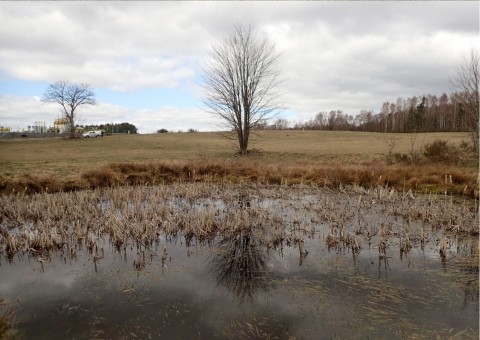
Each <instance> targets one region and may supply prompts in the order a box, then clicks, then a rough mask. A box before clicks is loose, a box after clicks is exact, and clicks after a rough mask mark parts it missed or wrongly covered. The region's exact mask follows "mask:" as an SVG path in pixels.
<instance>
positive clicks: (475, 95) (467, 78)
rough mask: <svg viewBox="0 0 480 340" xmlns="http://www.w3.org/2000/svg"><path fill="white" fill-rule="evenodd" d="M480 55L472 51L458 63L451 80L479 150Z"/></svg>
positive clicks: (474, 142) (477, 150) (460, 107)
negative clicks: (468, 56)
mask: <svg viewBox="0 0 480 340" xmlns="http://www.w3.org/2000/svg"><path fill="white" fill-rule="evenodd" d="M479 66H480V57H479V55H478V52H477V51H476V50H473V49H472V50H471V51H470V58H466V57H465V59H464V60H463V61H462V62H461V63H460V64H458V66H457V68H456V70H455V76H454V78H453V79H451V80H450V83H451V86H452V88H453V91H455V92H456V93H455V94H454V95H455V97H456V99H457V100H458V101H459V103H460V106H459V108H458V109H459V110H461V111H462V113H464V114H465V115H466V118H467V126H468V130H469V131H470V134H471V137H472V141H473V145H474V147H475V150H476V152H477V155H478V153H479V148H478V139H479V106H480V100H479V98H480V94H479V83H480V69H479Z"/></svg>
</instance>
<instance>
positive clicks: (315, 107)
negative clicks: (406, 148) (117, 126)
mask: <svg viewBox="0 0 480 340" xmlns="http://www.w3.org/2000/svg"><path fill="white" fill-rule="evenodd" d="M0 22H1V23H2V24H1V25H0V126H6V127H10V128H12V129H14V130H19V129H22V128H27V126H31V125H34V124H35V122H37V121H40V122H45V123H46V125H47V126H50V125H53V120H54V119H56V118H58V117H61V109H60V107H59V106H58V105H54V104H46V103H43V102H42V101H41V100H40V99H41V98H42V96H43V94H44V93H45V91H46V89H47V87H48V85H49V84H52V83H54V82H56V81H59V80H65V81H70V82H73V83H86V84H89V85H90V86H91V88H92V89H93V91H94V92H95V94H96V101H97V105H95V106H91V107H82V108H80V109H79V111H78V114H79V123H80V124H101V123H107V122H112V123H122V122H129V123H131V124H134V125H135V126H136V127H137V128H138V130H139V132H140V133H153V132H155V131H157V130H159V129H162V128H165V129H167V130H169V131H178V130H183V131H185V130H188V129H196V130H199V131H215V130H221V129H224V128H225V127H224V125H223V124H222V121H221V120H219V118H217V117H215V116H213V115H211V114H209V113H208V112H206V111H205V109H204V105H203V103H202V86H201V85H202V73H201V72H202V71H201V70H202V65H205V63H206V61H207V59H208V55H209V53H210V51H211V49H212V46H213V45H216V44H219V43H221V42H222V40H224V39H225V38H227V37H228V36H229V35H230V34H231V33H232V30H233V27H234V25H235V24H245V25H251V26H252V27H254V28H255V29H256V31H257V32H258V34H259V35H265V36H267V37H268V39H270V41H271V42H272V43H273V44H274V45H275V47H276V50H277V52H278V53H279V54H280V59H279V63H278V65H277V68H278V71H279V72H280V74H281V77H282V80H283V82H282V84H281V87H280V88H279V92H280V94H281V95H280V96H279V98H278V100H279V102H280V103H281V105H282V106H283V107H284V110H283V111H282V112H280V113H279V114H278V116H277V117H278V118H285V119H288V120H290V121H294V122H301V121H306V120H308V119H310V118H313V117H314V116H315V114H316V113H318V112H321V111H327V112H328V111H331V110H342V111H343V112H344V113H347V114H351V115H356V114H358V113H359V112H360V110H363V109H364V110H373V111H374V112H378V111H379V110H380V108H381V105H382V103H383V102H385V101H390V102H392V101H393V102H395V101H396V100H397V98H399V97H403V98H408V97H412V96H419V95H423V94H432V95H441V94H442V93H444V92H445V93H449V92H450V85H449V79H451V78H452V77H453V76H454V71H455V67H456V65H458V64H459V63H460V62H461V61H462V59H463V58H464V57H465V56H467V55H468V54H469V53H470V50H471V49H472V48H478V46H480V39H479V36H480V35H479V2H478V1H468V2H461V1H452V2H448V1H441V2H437V1H432V2H418V1H404V2H382V1H375V2H370V1H356V2H352V1H345V2H336V1H325V2H324V1H317V2H297V1H292V2H152V1H148V2H136V1H135V2H95V1H94V2H83V1H81V2H3V1H2V2H0Z"/></svg>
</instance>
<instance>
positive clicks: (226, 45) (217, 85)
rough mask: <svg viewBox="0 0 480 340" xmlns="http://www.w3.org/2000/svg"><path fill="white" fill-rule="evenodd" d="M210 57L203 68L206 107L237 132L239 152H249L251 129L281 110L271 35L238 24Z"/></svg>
mask: <svg viewBox="0 0 480 340" xmlns="http://www.w3.org/2000/svg"><path fill="white" fill-rule="evenodd" d="M211 57H212V59H211V61H210V63H208V64H207V66H206V67H205V68H204V71H203V73H204V85H203V87H204V90H205V96H204V104H205V106H206V110H207V111H208V112H211V113H213V114H214V115H216V116H218V117H220V118H222V119H223V120H224V122H225V124H226V125H227V127H229V128H230V129H232V130H233V131H235V133H236V137H237V138H236V139H238V144H239V153H240V154H241V155H246V154H247V151H248V141H249V137H250V132H251V131H252V130H253V129H255V128H256V126H257V125H260V124H259V123H262V122H265V121H266V120H267V119H268V118H271V117H272V116H274V115H275V114H276V113H277V112H278V111H279V106H278V104H277V101H276V99H277V98H278V96H277V94H276V93H275V90H276V88H277V86H278V85H279V73H278V71H277V69H276V66H277V61H278V57H279V55H278V54H277V52H276V51H275V46H274V45H273V44H272V43H270V41H269V40H268V38H266V37H265V38H259V37H258V36H257V35H256V33H255V32H254V31H253V29H252V28H251V27H244V26H242V25H238V26H235V28H234V31H233V33H232V34H231V35H230V36H229V37H228V38H227V39H226V40H224V41H223V42H222V43H221V44H220V45H218V46H213V51H212V54H211Z"/></svg>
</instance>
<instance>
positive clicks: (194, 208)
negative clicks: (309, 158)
mask: <svg viewBox="0 0 480 340" xmlns="http://www.w3.org/2000/svg"><path fill="white" fill-rule="evenodd" d="M478 228H479V227H478V209H477V202H476V201H473V200H469V199H465V198H464V199H458V198H455V197H452V196H444V195H440V196H436V195H427V196H421V195H418V194H414V193H413V192H412V191H407V192H400V191H397V190H395V189H392V188H389V187H376V188H374V189H370V190H367V189H364V188H362V187H358V186H353V187H343V186H341V187H340V188H339V191H338V192H333V191H330V190H328V189H320V188H312V187H310V186H308V187H307V186H301V185H300V186H279V187H278V186H273V187H272V186H264V185H261V184H256V183H255V184H249V185H234V184H231V183H227V182H220V183H195V184H192V183H178V182H177V183H173V184H168V185H167V184H166V185H155V186H145V185H143V186H122V187H106V188H105V187H103V188H95V189H92V190H84V191H75V192H70V193H65V192H63V193H54V194H53V193H43V194H33V195H27V194H25V193H24V192H19V193H16V194H14V195H2V196H0V254H2V255H3V256H4V257H6V258H7V259H9V260H12V259H13V257H14V256H15V255H17V254H28V255H29V256H33V257H34V258H35V259H37V260H38V261H39V262H41V263H43V262H44V261H46V260H48V259H49V254H50V253H51V252H56V253H59V254H61V255H62V256H63V257H64V258H65V259H71V258H75V256H76V254H77V252H79V251H82V250H85V251H87V252H88V254H90V256H91V257H92V259H93V262H94V263H95V266H96V265H97V262H98V260H100V259H101V258H103V255H104V252H105V251H106V250H107V249H106V247H108V245H109V244H111V245H112V247H113V249H114V250H116V251H119V252H122V251H125V250H126V249H127V247H135V248H136V249H137V254H138V255H137V258H136V259H135V261H134V266H135V267H136V268H137V269H142V268H144V266H145V265H147V264H148V263H149V259H153V258H155V257H160V256H161V254H156V245H157V244H158V242H159V239H160V238H161V237H170V238H179V239H180V240H181V242H182V243H183V242H184V243H185V245H186V246H190V245H192V244H194V243H195V242H212V241H214V240H216V239H218V238H222V237H223V238H226V237H227V238H228V237H236V235H240V234H242V233H245V232H247V231H248V232H249V233H250V235H251V237H252V239H254V240H256V241H255V242H258V245H259V247H266V248H267V249H274V250H277V251H282V249H283V247H285V246H287V247H295V248H297V249H298V252H299V263H300V264H302V262H303V261H304V260H305V258H306V257H307V255H308V247H309V246H310V245H311V244H312V242H316V239H317V238H320V239H322V240H323V242H324V243H325V244H326V245H327V247H328V248H329V249H332V248H333V249H336V250H337V251H344V250H348V251H349V252H351V253H352V254H353V255H354V256H357V255H358V254H359V253H360V252H361V250H362V249H370V248H372V247H376V248H378V252H379V256H380V257H387V255H388V254H389V252H390V249H399V251H400V255H401V256H402V255H407V254H408V252H409V251H410V250H411V249H412V248H414V247H418V246H420V247H423V246H424V245H425V244H426V243H428V242H430V241H432V240H434V241H435V240H442V241H441V242H440V241H439V242H437V244H436V246H437V249H438V252H439V254H441V255H442V256H443V255H445V256H447V255H448V252H449V251H450V249H451V244H452V242H450V241H449V240H450V239H451V238H452V237H456V236H477V235H478Z"/></svg>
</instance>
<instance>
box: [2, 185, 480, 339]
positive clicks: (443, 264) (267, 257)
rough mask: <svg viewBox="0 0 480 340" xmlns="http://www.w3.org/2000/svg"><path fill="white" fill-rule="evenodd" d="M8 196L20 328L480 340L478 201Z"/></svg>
mask: <svg viewBox="0 0 480 340" xmlns="http://www.w3.org/2000/svg"><path fill="white" fill-rule="evenodd" d="M0 203H1V207H2V208H1V219H0V228H1V238H0V245H1V255H0V256H1V258H0V297H1V298H3V299H5V302H6V303H7V305H4V310H7V309H8V312H9V313H8V315H10V316H12V317H14V322H11V323H10V325H11V328H10V329H9V330H8V333H6V334H7V335H9V336H13V337H19V338H27V339H30V338H35V339H47V338H48V339H60V338H61V339H65V338H72V339H74V338H75V339H91V338H115V339H117V338H118V339H121V338H128V339H135V338H142V339H147V338H153V339H156V338H166V339H171V338H178V339H184V338H195V339H202V338H208V339H209V338H245V339H247V338H269V339H275V338H277V339H287V338H293V339H295V338H298V339H346V338H379V339H382V338H384V339H387V338H436V337H440V338H448V337H453V338H459V339H460V338H462V339H465V338H467V339H468V338H472V339H478V336H479V329H478V317H479V282H478V249H479V246H478V238H477V235H478V211H477V208H476V206H477V203H476V202H472V201H469V200H463V199H454V198H452V197H445V196H439V197H437V196H420V195H419V196H417V195H414V194H413V193H411V192H409V193H399V192H395V191H393V190H390V189H388V188H376V189H372V190H365V189H362V188H343V189H341V190H339V191H335V192H332V191H327V190H325V189H315V188H308V187H296V188H288V187H257V186H251V185H250V186H248V187H244V186H233V185H217V184H178V185H165V186H159V187H125V188H110V189H99V190H94V191H85V192H76V193H62V194H48V195H47V194H43V195H32V196H24V195H17V196H4V197H2V198H1V202H0ZM7 307H8V308H7ZM0 313H2V310H1V309H0Z"/></svg>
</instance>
